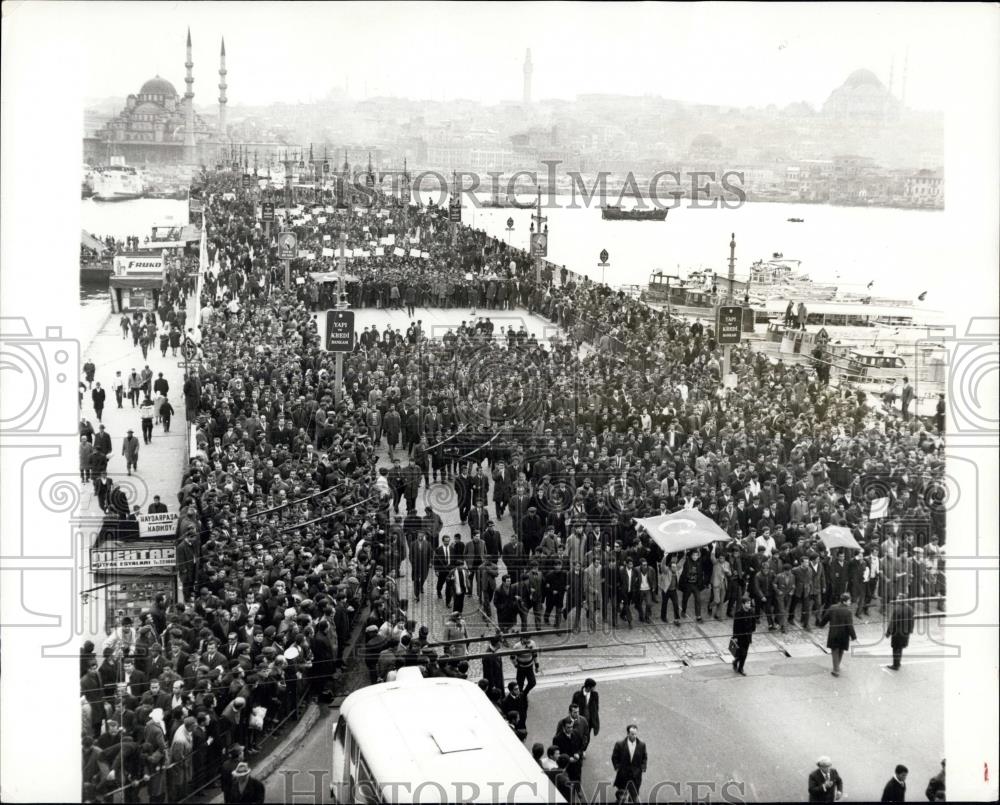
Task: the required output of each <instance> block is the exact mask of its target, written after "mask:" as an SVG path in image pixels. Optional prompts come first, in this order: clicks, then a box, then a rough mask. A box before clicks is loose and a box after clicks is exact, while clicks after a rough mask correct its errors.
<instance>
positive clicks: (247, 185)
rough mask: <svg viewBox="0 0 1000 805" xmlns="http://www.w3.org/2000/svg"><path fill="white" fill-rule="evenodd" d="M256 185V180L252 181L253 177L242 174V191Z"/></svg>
mask: <svg viewBox="0 0 1000 805" xmlns="http://www.w3.org/2000/svg"><path fill="white" fill-rule="evenodd" d="M256 183H257V180H256V179H254V177H253V176H252V175H250V174H249V173H244V174H243V189H244V190H249V189H250V188H252V187H253V186H254V185H255V184H256Z"/></svg>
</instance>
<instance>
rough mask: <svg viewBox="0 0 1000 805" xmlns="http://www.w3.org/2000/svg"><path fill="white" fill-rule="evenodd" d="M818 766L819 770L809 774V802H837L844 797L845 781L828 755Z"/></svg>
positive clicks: (820, 760)
mask: <svg viewBox="0 0 1000 805" xmlns="http://www.w3.org/2000/svg"><path fill="white" fill-rule="evenodd" d="M816 765H817V766H818V768H817V769H816V770H815V771H813V772H811V773H810V774H809V801H810V802H836V801H837V800H838V799H840V797H842V796H843V795H844V781H843V780H841V779H840V775H839V774H837V770H836V769H835V768H833V764H832V763H831V762H830V758H828V757H827V756H826V755H823V757H821V758H820V759H819V760H817V761H816Z"/></svg>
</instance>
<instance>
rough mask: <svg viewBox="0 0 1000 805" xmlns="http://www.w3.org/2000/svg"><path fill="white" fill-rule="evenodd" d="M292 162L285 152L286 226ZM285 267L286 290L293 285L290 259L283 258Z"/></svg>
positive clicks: (289, 221) (290, 193)
mask: <svg viewBox="0 0 1000 805" xmlns="http://www.w3.org/2000/svg"><path fill="white" fill-rule="evenodd" d="M292 162H293V160H291V159H289V158H288V152H287V151H286V152H285V226H286V227H287V226H289V224H290V223H291V220H292V216H291V212H290V210H289V208H290V207H291V206H292V205H291V200H292ZM282 263H284V267H285V290H286V291H287V290H288V289H289V288H291V287H292V261H291V260H289V259H287V258H286V259H284V260H282Z"/></svg>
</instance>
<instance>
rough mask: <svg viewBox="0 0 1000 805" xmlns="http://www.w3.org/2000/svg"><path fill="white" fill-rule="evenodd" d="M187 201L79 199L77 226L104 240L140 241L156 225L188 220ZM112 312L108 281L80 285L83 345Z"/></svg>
mask: <svg viewBox="0 0 1000 805" xmlns="http://www.w3.org/2000/svg"><path fill="white" fill-rule="evenodd" d="M187 216H188V213H187V202H186V201H174V200H170V199H151V198H142V199H134V200H132V201H115V202H107V201H103V202H102V201H94V200H93V199H84V200H83V201H82V202H81V210H80V226H81V227H82V228H83V230H84V231H86V232H89V233H91V234H92V235H96V236H97V237H98V238H100V239H102V240H103V239H104V238H105V237H106V236H107V235H111V236H112V237H114V238H115V239H116V240H123V239H124V238H126V237H127V236H129V235H135V236H136V237H138V238H139V239H140V240H142V239H143V238H145V237H146V236H147V235H149V233H150V231H151V230H152V228H153V226H156V225H159V224H169V223H171V222H174V223H177V224H186V223H187V220H188V218H187ZM110 311H111V302H110V300H109V299H108V282H107V280H106V279H105V280H100V281H96V282H94V281H91V282H87V283H84V282H81V284H80V340H81V343H82V344H83V345H84V347H86V345H87V344H89V343H90V341H91V340H92V339H93V337H94V336H95V335H96V334H97V332H98V330H100V329H101V327H102V326H103V325H104V322H105V321H106V320H107V318H108V314H109V313H110Z"/></svg>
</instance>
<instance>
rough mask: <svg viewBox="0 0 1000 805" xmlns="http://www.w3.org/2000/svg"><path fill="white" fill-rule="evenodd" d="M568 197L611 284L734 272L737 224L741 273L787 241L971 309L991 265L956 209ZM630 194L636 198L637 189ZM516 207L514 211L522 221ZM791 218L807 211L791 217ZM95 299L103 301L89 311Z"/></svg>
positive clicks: (841, 270) (136, 230) (509, 212)
mask: <svg viewBox="0 0 1000 805" xmlns="http://www.w3.org/2000/svg"><path fill="white" fill-rule="evenodd" d="M425 195H426V194H425ZM484 198H485V196H484ZM556 199H557V202H558V204H559V205H560V208H547V209H543V214H544V215H546V216H547V217H548V222H547V223H548V226H549V258H548V259H549V260H551V261H552V262H554V263H556V264H558V265H565V266H566V267H567V268H569V269H571V270H574V271H577V272H579V273H582V274H587V275H589V276H590V277H592V278H594V279H596V280H600V279H601V269H600V268H598V266H597V262H598V254H599V253H600V251H601V250H602V249H607V250H608V252H609V253H610V264H611V265H610V267H609V268H608V269H607V271H606V273H605V281H606V282H608V283H609V284H611V285H627V284H636V285H645V283H646V282H647V280H648V276H649V274H650V273H651V272H653V271H656V270H662V271H664V272H665V273H672V274H680V275H681V276H684V275H685V274H686V273H687V272H688V271H690V270H691V269H694V268H700V267H708V268H712V269H714V270H715V271H716V272H718V273H721V274H724V273H725V272H726V269H727V260H728V257H729V240H730V234H731V233H735V235H736V256H737V262H736V272H737V274H741V273H745V272H746V271H747V269H748V268H749V266H750V264H751V263H752V262H753V261H755V260H758V259H763V258H769V257H770V256H771V255H772V254H773V253H774V252H780V253H782V254H784V256H785V257H786V258H794V259H797V260H801V261H802V270H803V271H806V272H807V273H809V275H810V276H811V277H812V278H813V280H815V281H817V282H830V283H836V284H837V285H838V286H839V287H840V289H841V290H842V291H847V292H850V291H855V292H862V291H865V292H867V293H871V294H872V295H873V296H884V297H899V298H906V299H909V300H913V301H916V297H917V296H918V295H919V294H921V293H922V292H924V291H927V297H926V300H925V301H924V302H923V303H922V305H923V306H924V307H926V308H928V309H931V310H960V309H961V307H962V304H961V300H962V297H963V295H967V294H968V292H969V287H970V286H969V281H970V279H971V278H972V277H973V276H974V274H975V272H976V270H977V268H981V267H976V266H972V265H963V264H961V262H956V261H955V260H954V259H953V254H954V244H953V243H951V241H950V238H951V237H952V236H951V234H950V231H951V230H950V227H949V225H948V221H947V213H945V212H937V211H925V210H903V209H887V208H865V207H837V206H829V205H820V204H772V203H747V204H744V205H743V206H741V207H739V208H736V209H723V208H721V207H720V208H718V209H694V208H692V207H691V206H690V202H689V201H686V200H682V201H681V204H680V206H679V207H677V208H676V209H672V210H671V211H670V212H669V213H668V215H667V219H666V220H665V221H662V222H659V221H604V220H602V218H601V211H600V209H598V208H597V207H596V206H595V207H592V208H584V207H580V208H577V209H567V208H565V207H566V205H568V204H569V202H570V197H569V196H557V197H556ZM702 203H704V202H702ZM82 205H83V209H82V226H83V228H84V229H85V230H87V231H88V232H92V233H94V234H96V235H98V236H102V237H103V236H104V235H108V234H110V235H113V236H115V237H116V238H123V237H125V236H126V235H138V236H139V237H145V236H146V235H147V234H148V233H149V231H150V228H151V227H152V226H153V225H154V224H160V223H167V222H169V221H170V220H171V219H172V220H174V221H177V222H180V223H186V221H187V202H185V201H172V200H165V199H136V200H134V201H122V202H117V203H106V202H105V203H101V202H95V201H92V200H85V201H83V202H82ZM625 206H626V207H628V206H631V204H630V203H629V202H628V201H626V202H625ZM531 215H532V210H526V209H515V208H504V209H491V208H479V209H475V208H473V207H472V206H471V205H469V204H466V205H465V207H464V208H463V210H462V220H463V222H464V223H466V224H467V225H470V226H473V227H474V228H477V229H482V230H484V231H486V232H488V233H490V234H491V235H493V236H495V237H497V238H500V239H502V240H507V238H508V237H509V238H510V243H511V244H512V245H514V246H518V247H520V248H526V247H527V245H528V234H529V231H528V227H529V225H530V223H531ZM508 218H513V219H514V227H513V231H511V232H510V233H508V232H507V219H508ZM788 218H802V219H804V221H803V223H790V222H788V221H787V219H788ZM872 281H874V285H872V287H871V289H870V290H869V291H866V287H867V285H868V283H869V282H872ZM918 304H920V303H918ZM81 306H82V312H81V324H83V323H84V319H87V318H88V315H93V316H94V317H99V313H98V312H97V311H100V310H103V311H104V313H105V314H106V312H107V295H106V289H105V288H100V287H95V286H84V287H82V288H81ZM90 310H93V311H94V312H93V313H92V314H88V311H90ZM103 320H104V319H103V318H100V321H99V322H98V323H97V326H100V323H101V322H103ZM84 326H85V325H84Z"/></svg>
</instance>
